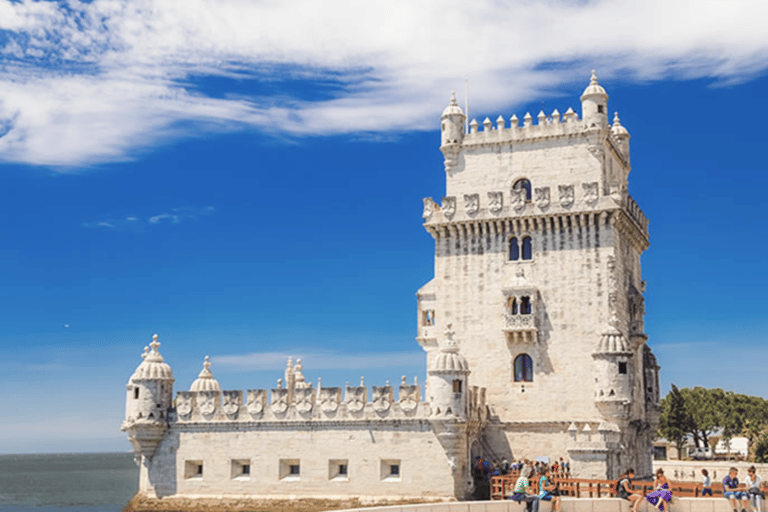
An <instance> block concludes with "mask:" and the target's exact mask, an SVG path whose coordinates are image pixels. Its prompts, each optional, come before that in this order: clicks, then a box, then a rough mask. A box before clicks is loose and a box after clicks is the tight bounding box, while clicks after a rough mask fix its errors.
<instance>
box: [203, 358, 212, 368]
mask: <svg viewBox="0 0 768 512" xmlns="http://www.w3.org/2000/svg"><path fill="white" fill-rule="evenodd" d="M203 367H204V368H205V369H206V370H207V369H208V368H210V367H211V358H210V357H208V356H205V362H204V363H203Z"/></svg>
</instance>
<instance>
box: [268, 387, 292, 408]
mask: <svg viewBox="0 0 768 512" xmlns="http://www.w3.org/2000/svg"><path fill="white" fill-rule="evenodd" d="M271 406H272V412H274V413H276V414H282V413H284V412H285V411H287V410H288V390H287V389H283V388H277V389H273V390H272V404H271Z"/></svg>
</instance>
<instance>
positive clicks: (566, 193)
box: [557, 185, 573, 208]
mask: <svg viewBox="0 0 768 512" xmlns="http://www.w3.org/2000/svg"><path fill="white" fill-rule="evenodd" d="M557 189H558V191H559V192H560V206H562V207H563V208H568V207H570V206H572V205H573V185H558V186H557Z"/></svg>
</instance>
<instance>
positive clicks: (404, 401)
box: [400, 375, 421, 412]
mask: <svg viewBox="0 0 768 512" xmlns="http://www.w3.org/2000/svg"><path fill="white" fill-rule="evenodd" d="M419 402H421V390H420V389H419V385H418V384H406V383H405V375H403V383H402V384H400V409H401V410H402V411H404V412H411V411H413V410H414V409H416V407H418V406H419Z"/></svg>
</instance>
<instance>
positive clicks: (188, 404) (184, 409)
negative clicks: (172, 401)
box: [176, 391, 193, 416]
mask: <svg viewBox="0 0 768 512" xmlns="http://www.w3.org/2000/svg"><path fill="white" fill-rule="evenodd" d="M192 396H193V394H192V392H191V391H179V393H178V394H177V395H176V412H177V413H179V416H189V415H190V414H191V413H192Z"/></svg>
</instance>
